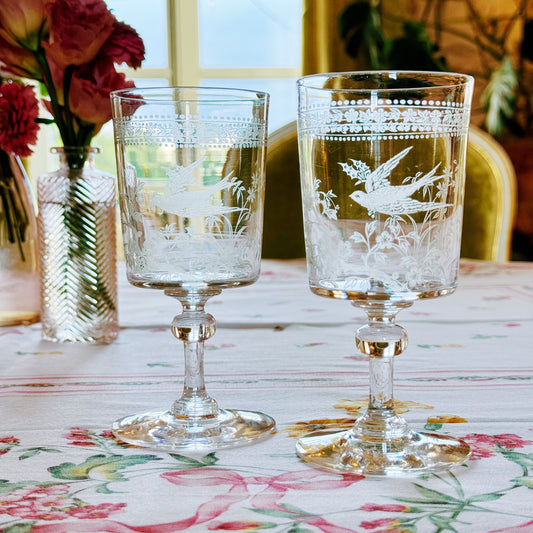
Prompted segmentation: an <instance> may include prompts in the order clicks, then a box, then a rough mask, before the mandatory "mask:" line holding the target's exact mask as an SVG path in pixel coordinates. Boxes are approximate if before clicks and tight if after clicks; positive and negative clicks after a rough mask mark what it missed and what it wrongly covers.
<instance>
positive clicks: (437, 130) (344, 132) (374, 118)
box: [300, 98, 470, 141]
mask: <svg viewBox="0 0 533 533" xmlns="http://www.w3.org/2000/svg"><path fill="white" fill-rule="evenodd" d="M469 111H470V109H469V107H467V106H465V105H464V104H463V103H462V102H452V101H445V100H444V101H441V100H433V99H411V98H405V99H404V98H397V99H396V98H394V99H392V98H377V99H369V98H365V99H358V100H355V99H352V100H348V99H342V100H332V101H331V102H330V103H329V106H324V104H323V103H322V102H321V103H318V104H311V105H310V106H308V107H306V108H304V109H302V110H301V111H300V129H301V131H302V132H303V133H304V134H306V135H311V136H313V137H316V138H320V139H324V140H336V141H367V140H376V139H379V140H381V139H389V140H398V139H429V138H436V137H448V136H461V135H465V134H466V133H467V128H468V120H465V116H464V115H465V113H469Z"/></svg>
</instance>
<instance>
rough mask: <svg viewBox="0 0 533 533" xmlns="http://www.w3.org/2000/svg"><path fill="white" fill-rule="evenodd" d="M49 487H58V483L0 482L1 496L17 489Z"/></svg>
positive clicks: (3, 480)
mask: <svg viewBox="0 0 533 533" xmlns="http://www.w3.org/2000/svg"><path fill="white" fill-rule="evenodd" d="M49 485H57V483H56V482H54V481H47V482H41V481H20V482H18V483H10V482H9V481H7V480H5V479H2V480H0V494H8V493H10V492H11V491H14V490H17V489H23V488H24V487H32V486H39V487H48V486H49Z"/></svg>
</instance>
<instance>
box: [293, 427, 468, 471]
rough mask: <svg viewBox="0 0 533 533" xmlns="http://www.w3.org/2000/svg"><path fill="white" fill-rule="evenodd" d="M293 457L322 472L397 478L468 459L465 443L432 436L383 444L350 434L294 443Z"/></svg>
mask: <svg viewBox="0 0 533 533" xmlns="http://www.w3.org/2000/svg"><path fill="white" fill-rule="evenodd" d="M296 453H297V454H298V456H299V457H300V458H301V459H302V460H304V461H305V462H307V463H310V464H312V465H313V466H316V467H317V468H321V469H325V470H333V471H335V472H341V473H351V474H363V475H365V476H390V477H395V476H396V477H400V476H409V475H418V474H424V473H430V472H438V471H442V470H449V469H450V468H453V467H455V466H458V465H461V464H463V463H464V462H466V461H467V459H468V458H469V457H470V453H471V450H470V446H469V445H468V444H466V443H465V442H463V441H461V440H459V439H455V438H453V437H448V436H446V435H437V434H434V433H415V432H413V431H409V432H408V433H407V435H405V436H403V437H401V438H398V439H391V440H388V441H384V442H378V441H374V442H372V441H371V440H363V439H360V438H358V437H357V436H356V435H355V433H354V432H353V430H348V431H341V432H339V431H337V430H333V431H332V430H324V431H317V432H314V433H311V434H309V435H306V436H305V437H302V438H301V439H299V440H298V443H297V444H296Z"/></svg>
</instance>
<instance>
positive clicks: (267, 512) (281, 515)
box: [250, 509, 309, 520]
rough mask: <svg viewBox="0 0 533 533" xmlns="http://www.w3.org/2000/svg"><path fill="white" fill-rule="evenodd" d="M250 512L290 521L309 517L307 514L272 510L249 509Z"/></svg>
mask: <svg viewBox="0 0 533 533" xmlns="http://www.w3.org/2000/svg"><path fill="white" fill-rule="evenodd" d="M250 511H254V512H256V513H259V514H264V515H267V516H276V517H278V518H290V519H291V520H296V519H298V518H307V517H308V516H309V513H303V514H302V513H301V512H296V513H293V512H290V511H279V510H274V509H250Z"/></svg>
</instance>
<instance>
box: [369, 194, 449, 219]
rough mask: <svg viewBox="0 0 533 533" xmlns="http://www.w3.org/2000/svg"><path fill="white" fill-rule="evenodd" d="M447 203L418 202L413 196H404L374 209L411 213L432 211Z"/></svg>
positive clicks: (381, 211) (399, 213)
mask: <svg viewBox="0 0 533 533" xmlns="http://www.w3.org/2000/svg"><path fill="white" fill-rule="evenodd" d="M448 205H449V204H443V203H440V202H419V201H418V200H414V199H413V198H405V199H403V200H402V201H401V202H395V203H388V204H383V205H380V206H377V207H376V211H378V212H379V213H383V214H386V215H410V214H413V213H419V212H425V211H433V210H434V209H442V208H443V207H448Z"/></svg>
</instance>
